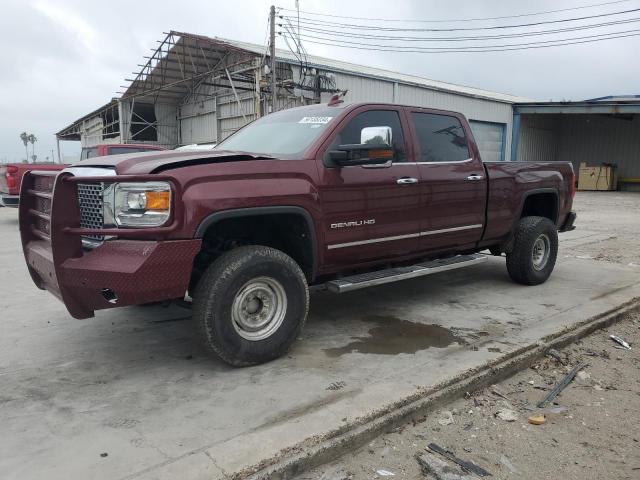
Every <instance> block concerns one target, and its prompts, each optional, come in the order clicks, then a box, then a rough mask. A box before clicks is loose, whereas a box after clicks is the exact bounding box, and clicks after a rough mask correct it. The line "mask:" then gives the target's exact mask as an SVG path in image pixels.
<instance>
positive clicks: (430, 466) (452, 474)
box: [416, 452, 476, 480]
mask: <svg viewBox="0 0 640 480" xmlns="http://www.w3.org/2000/svg"><path fill="white" fill-rule="evenodd" d="M416 460H417V461H418V464H419V465H420V469H421V470H422V474H423V475H424V476H425V477H427V478H434V479H435V480H472V479H474V478H476V477H474V476H472V475H467V474H466V473H464V472H463V471H462V470H461V469H458V468H455V467H452V466H451V464H450V463H448V462H445V461H444V460H442V459H440V458H438V457H436V456H435V455H434V454H432V453H429V452H427V453H423V454H422V455H416Z"/></svg>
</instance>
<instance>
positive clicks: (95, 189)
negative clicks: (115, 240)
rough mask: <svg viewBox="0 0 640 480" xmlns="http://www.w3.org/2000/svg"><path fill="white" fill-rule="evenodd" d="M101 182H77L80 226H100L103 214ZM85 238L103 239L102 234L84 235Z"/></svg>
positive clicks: (102, 186) (102, 185) (102, 221)
mask: <svg viewBox="0 0 640 480" xmlns="http://www.w3.org/2000/svg"><path fill="white" fill-rule="evenodd" d="M103 191H104V184H103V183H79V184H78V204H79V205H80V226H81V227H82V228H102V227H103V224H104V214H103V210H102V192H103ZM85 238H89V239H91V240H97V241H100V242H101V241H103V240H104V236H103V235H86V236H85Z"/></svg>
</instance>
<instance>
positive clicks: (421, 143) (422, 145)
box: [409, 109, 487, 252]
mask: <svg viewBox="0 0 640 480" xmlns="http://www.w3.org/2000/svg"><path fill="white" fill-rule="evenodd" d="M409 119H410V122H411V128H412V129H413V132H414V137H415V139H416V144H417V145H416V149H417V151H416V161H417V165H418V168H419V170H420V182H421V183H420V185H421V194H422V197H421V201H422V209H423V215H422V224H421V227H420V247H421V250H424V251H428V252H435V251H439V250H450V249H458V250H464V249H467V248H473V246H474V245H475V243H476V242H478V241H480V238H481V236H482V231H483V228H484V223H485V209H486V195H487V179H486V178H485V176H486V174H485V171H484V165H483V164H482V161H481V159H480V158H479V156H478V155H477V154H475V153H474V150H473V149H472V148H471V144H470V142H469V138H470V132H468V131H467V130H466V129H465V127H464V126H463V122H462V121H461V120H463V118H461V117H460V116H456V115H454V114H444V113H441V112H439V113H437V112H435V111H429V110H422V109H411V110H410V112H409Z"/></svg>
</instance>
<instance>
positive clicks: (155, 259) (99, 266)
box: [19, 172, 201, 318]
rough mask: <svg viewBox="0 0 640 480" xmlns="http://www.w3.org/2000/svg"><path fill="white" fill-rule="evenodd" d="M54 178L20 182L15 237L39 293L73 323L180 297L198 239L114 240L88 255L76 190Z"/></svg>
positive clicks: (32, 175)
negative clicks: (61, 307)
mask: <svg viewBox="0 0 640 480" xmlns="http://www.w3.org/2000/svg"><path fill="white" fill-rule="evenodd" d="M56 174H57V172H54V173H53V174H49V173H46V172H28V173H27V174H25V177H24V179H23V181H22V195H21V202H20V207H19V208H20V234H21V237H22V246H23V251H24V256H25V260H26V262H27V266H28V268H29V273H30V274H31V277H32V279H33V281H34V283H35V284H36V285H37V286H38V287H39V288H41V289H44V290H48V291H49V292H51V293H52V294H53V295H55V296H56V297H58V298H59V299H60V300H61V301H62V302H63V303H64V304H65V306H66V307H67V310H69V313H71V315H72V316H73V317H75V318H89V317H92V316H93V315H94V311H95V310H100V309H105V308H113V307H120V306H126V305H137V304H142V303H149V302H156V301H162V300H170V299H174V298H182V297H183V296H184V294H185V292H186V290H187V288H188V286H189V280H190V276H191V270H192V266H193V259H194V257H195V256H196V254H197V253H198V252H199V250H200V245H201V240H200V239H190V240H158V239H148V240H146V239H145V240H137V239H136V240H133V239H117V240H108V241H105V242H104V243H103V244H102V245H100V246H99V247H96V248H95V249H93V250H90V251H85V250H83V249H82V242H81V236H82V234H83V233H85V230H84V229H81V228H79V218H80V214H79V210H78V200H77V192H76V185H75V183H74V182H73V181H70V180H69V177H68V176H66V175H64V174H61V175H58V176H57V177H56ZM54 192H55V194H54ZM105 231H108V230H105ZM136 232H137V233H138V234H139V235H140V236H143V237H144V235H145V234H148V233H149V231H148V230H147V231H145V229H137V230H132V229H127V231H126V233H127V235H128V236H131V235H135V234H136ZM156 232H157V229H156ZM123 233H124V232H123Z"/></svg>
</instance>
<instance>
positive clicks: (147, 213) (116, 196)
mask: <svg viewBox="0 0 640 480" xmlns="http://www.w3.org/2000/svg"><path fill="white" fill-rule="evenodd" d="M109 190H111V191H105V193H106V194H107V195H105V199H104V200H105V203H104V206H105V213H107V210H111V212H112V215H113V221H114V222H115V224H116V225H117V226H119V227H159V226H160V225H163V224H164V223H166V222H167V220H169V216H170V214H171V187H170V185H169V184H168V183H167V182H136V183H133V182H132V183H116V184H114V185H113V186H112V188H111V189H109ZM111 195H112V198H113V203H112V206H110V205H109V203H110V202H109V200H108V198H107V197H108V196H111ZM110 207H111V208H110ZM105 220H107V218H106V215H105Z"/></svg>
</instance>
